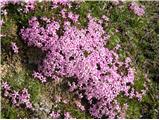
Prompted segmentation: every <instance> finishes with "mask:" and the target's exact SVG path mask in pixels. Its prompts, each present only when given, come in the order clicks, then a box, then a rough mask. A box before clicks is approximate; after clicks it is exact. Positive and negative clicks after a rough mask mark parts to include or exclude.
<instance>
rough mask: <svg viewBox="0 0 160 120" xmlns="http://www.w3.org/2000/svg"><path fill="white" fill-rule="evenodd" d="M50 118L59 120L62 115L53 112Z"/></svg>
mask: <svg viewBox="0 0 160 120" xmlns="http://www.w3.org/2000/svg"><path fill="white" fill-rule="evenodd" d="M50 116H51V117H52V119H57V118H59V117H60V114H59V113H58V112H54V111H52V112H51V114H50Z"/></svg>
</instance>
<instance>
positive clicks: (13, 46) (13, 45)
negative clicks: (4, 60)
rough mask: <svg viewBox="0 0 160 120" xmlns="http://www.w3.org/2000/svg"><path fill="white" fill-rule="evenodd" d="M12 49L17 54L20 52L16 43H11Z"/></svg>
mask: <svg viewBox="0 0 160 120" xmlns="http://www.w3.org/2000/svg"><path fill="white" fill-rule="evenodd" d="M11 47H12V50H13V52H14V53H16V54H17V53H18V52H19V51H18V47H17V45H16V43H14V42H12V43H11Z"/></svg>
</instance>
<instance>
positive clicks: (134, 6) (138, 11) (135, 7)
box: [129, 2, 145, 16]
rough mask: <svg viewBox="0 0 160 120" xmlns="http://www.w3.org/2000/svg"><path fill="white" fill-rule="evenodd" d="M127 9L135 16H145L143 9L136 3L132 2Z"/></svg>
mask: <svg viewBox="0 0 160 120" xmlns="http://www.w3.org/2000/svg"><path fill="white" fill-rule="evenodd" d="M129 9H130V10H132V11H133V12H134V13H135V14H136V15H137V16H143V15H144V14H145V11H144V7H143V6H140V5H138V4H137V3H136V2H132V3H131V4H130V6H129Z"/></svg>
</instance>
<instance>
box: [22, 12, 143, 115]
mask: <svg viewBox="0 0 160 120" xmlns="http://www.w3.org/2000/svg"><path fill="white" fill-rule="evenodd" d="M88 21H89V22H88V25H87V27H86V28H84V29H82V28H81V29H79V28H77V27H76V26H73V25H72V24H71V22H69V21H67V20H66V19H65V20H64V23H63V25H62V26H61V25H60V23H59V22H57V21H48V22H46V25H45V26H43V25H41V22H40V19H38V18H36V17H33V18H32V19H30V20H29V27H28V28H23V29H21V32H20V34H21V36H22V39H23V40H24V41H25V42H26V43H27V44H28V45H29V46H34V47H38V48H40V49H41V50H42V51H43V52H44V53H46V57H45V58H44V59H43V60H42V64H39V68H38V72H35V73H34V77H36V78H39V79H40V80H41V81H43V78H51V79H55V80H57V79H60V78H64V77H65V78H66V77H68V78H69V77H72V78H75V81H74V82H73V83H70V91H77V93H78V94H80V95H81V98H85V99H87V101H88V104H89V106H90V108H89V109H88V111H89V112H90V114H91V115H92V116H94V117H95V118H102V116H105V117H109V118H115V117H116V116H117V115H118V114H119V113H120V112H121V109H122V107H121V106H120V104H119V103H118V102H117V101H116V97H117V96H118V95H119V94H120V93H124V95H126V96H128V97H130V98H133V97H134V98H136V97H137V93H138V92H136V91H135V90H132V92H130V90H131V89H132V87H131V85H133V84H134V69H133V68H131V67H130V62H131V60H130V58H127V59H126V60H125V61H120V60H119V56H118V54H117V53H116V52H115V51H114V50H109V49H108V48H106V47H104V46H105V44H106V42H107V41H108V35H107V34H106V32H105V31H104V30H103V27H102V24H101V22H98V21H97V20H96V19H95V18H93V17H92V16H90V15H88ZM60 26H61V27H60ZM60 33H61V34H60ZM42 76H44V77H42ZM45 80H46V79H45ZM140 95H141V93H138V97H139V99H141V97H140Z"/></svg>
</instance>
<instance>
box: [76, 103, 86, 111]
mask: <svg viewBox="0 0 160 120" xmlns="http://www.w3.org/2000/svg"><path fill="white" fill-rule="evenodd" d="M75 104H76V106H77V107H78V108H79V109H80V110H82V111H84V110H85V107H84V106H83V105H82V104H81V103H80V102H79V101H75Z"/></svg>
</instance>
